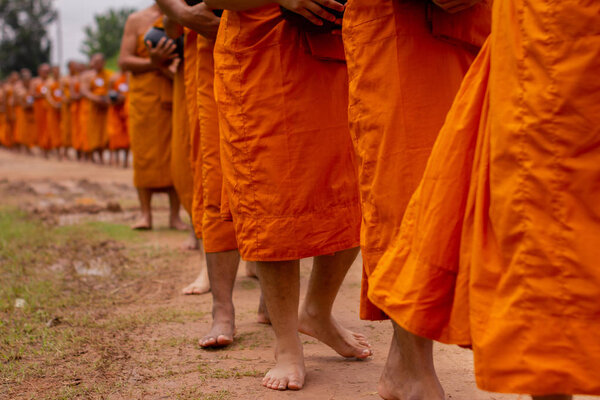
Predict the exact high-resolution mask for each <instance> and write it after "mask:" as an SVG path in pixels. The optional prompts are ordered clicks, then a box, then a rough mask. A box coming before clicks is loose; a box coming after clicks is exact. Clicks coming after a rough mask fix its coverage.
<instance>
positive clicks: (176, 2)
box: [156, 0, 189, 24]
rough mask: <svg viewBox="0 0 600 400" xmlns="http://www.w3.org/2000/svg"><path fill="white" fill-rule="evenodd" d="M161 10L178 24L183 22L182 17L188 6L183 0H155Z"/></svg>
mask: <svg viewBox="0 0 600 400" xmlns="http://www.w3.org/2000/svg"><path fill="white" fill-rule="evenodd" d="M156 4H158V6H159V7H160V9H161V10H162V12H163V13H164V14H165V15H166V16H167V17H168V18H169V19H170V20H171V21H175V22H177V23H178V24H183V18H184V16H185V14H186V12H187V9H188V8H189V6H188V5H187V4H186V3H185V2H184V1H183V0H156Z"/></svg>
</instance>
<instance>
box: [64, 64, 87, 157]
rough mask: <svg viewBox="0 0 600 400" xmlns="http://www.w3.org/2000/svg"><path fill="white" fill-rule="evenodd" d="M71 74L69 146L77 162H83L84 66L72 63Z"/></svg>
mask: <svg viewBox="0 0 600 400" xmlns="http://www.w3.org/2000/svg"><path fill="white" fill-rule="evenodd" d="M69 70H70V71H71V74H70V76H69V80H68V83H69V97H70V102H71V104H70V105H69V112H70V114H71V146H72V147H73V149H75V152H76V154H77V160H79V161H83V160H84V154H83V138H82V136H83V134H84V130H83V125H84V124H83V117H82V112H81V108H82V107H81V102H82V95H81V76H82V74H83V71H84V65H83V64H81V63H79V62H76V61H73V63H72V65H71V67H70V68H69Z"/></svg>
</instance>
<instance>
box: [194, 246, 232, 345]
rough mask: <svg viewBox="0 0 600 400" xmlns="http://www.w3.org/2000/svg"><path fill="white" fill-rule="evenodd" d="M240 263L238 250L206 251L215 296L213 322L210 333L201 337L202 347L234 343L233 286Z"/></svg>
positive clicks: (209, 276) (213, 295)
mask: <svg viewBox="0 0 600 400" xmlns="http://www.w3.org/2000/svg"><path fill="white" fill-rule="evenodd" d="M239 263H240V253H239V252H238V251H237V250H232V251H223V252H220V253H206V266H207V269H208V278H209V280H210V286H211V292H212V298H213V309H212V315H213V323H212V327H211V329H210V332H209V333H208V335H206V336H205V337H203V338H202V339H200V346H201V347H225V346H228V345H230V344H231V343H233V336H234V334H235V309H234V307H233V286H234V284H235V277H236V275H237V270H238V265H239Z"/></svg>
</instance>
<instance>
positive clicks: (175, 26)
mask: <svg viewBox="0 0 600 400" xmlns="http://www.w3.org/2000/svg"><path fill="white" fill-rule="evenodd" d="M164 25H165V32H166V33H167V36H168V37H170V38H171V39H177V38H179V37H181V35H183V26H181V25H180V24H179V23H178V22H176V21H175V20H174V19H171V18H169V17H167V16H165V17H164Z"/></svg>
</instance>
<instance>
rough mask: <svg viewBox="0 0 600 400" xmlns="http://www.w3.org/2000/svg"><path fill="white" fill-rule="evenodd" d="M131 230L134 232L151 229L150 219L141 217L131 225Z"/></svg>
mask: <svg viewBox="0 0 600 400" xmlns="http://www.w3.org/2000/svg"><path fill="white" fill-rule="evenodd" d="M131 229H134V230H149V229H152V219H151V218H149V217H147V216H142V217H140V218H139V219H138V220H137V221H136V222H135V223H134V224H133V225H131Z"/></svg>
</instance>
